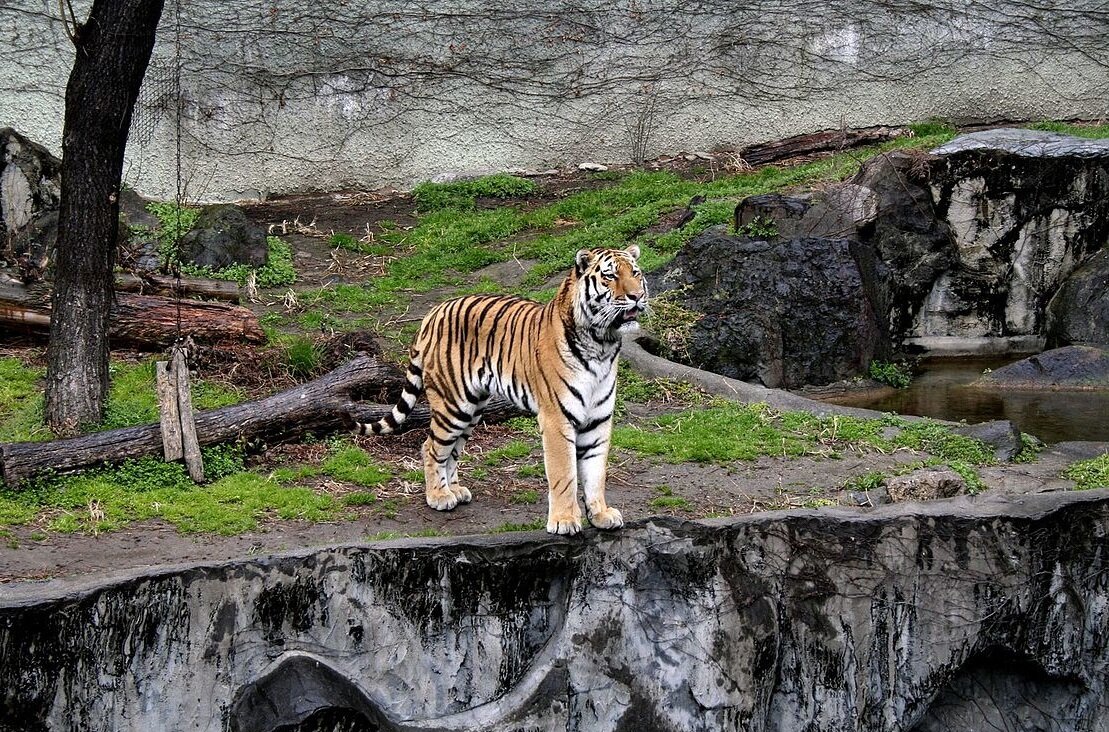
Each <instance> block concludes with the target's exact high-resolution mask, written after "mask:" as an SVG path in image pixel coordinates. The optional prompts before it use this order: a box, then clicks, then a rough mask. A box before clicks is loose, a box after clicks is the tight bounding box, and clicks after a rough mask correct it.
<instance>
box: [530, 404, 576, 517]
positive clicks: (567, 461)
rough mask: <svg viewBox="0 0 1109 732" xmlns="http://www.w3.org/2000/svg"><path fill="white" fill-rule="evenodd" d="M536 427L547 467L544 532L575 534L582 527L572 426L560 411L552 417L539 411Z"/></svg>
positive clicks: (544, 463) (544, 464)
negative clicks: (540, 437)
mask: <svg viewBox="0 0 1109 732" xmlns="http://www.w3.org/2000/svg"><path fill="white" fill-rule="evenodd" d="M539 430H540V431H541V432H542V433H543V466H544V467H545V468H546V471H547V532H548V533H551V534H576V533H578V532H579V531H581V506H579V505H578V471H577V459H576V457H577V456H576V451H575V447H574V437H575V435H574V428H573V427H572V426H571V425H570V423H569V422H568V421H566V419H565V418H564V417H562V415H561V414H560V415H559V416H558V417H557V418H552V417H551V416H550V415H544V414H542V413H540V415H539Z"/></svg>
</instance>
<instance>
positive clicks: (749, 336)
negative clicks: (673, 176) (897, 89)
mask: <svg viewBox="0 0 1109 732" xmlns="http://www.w3.org/2000/svg"><path fill="white" fill-rule="evenodd" d="M1107 240H1109V140H1101V141H1090V140H1081V139H1078V138H1073V137H1065V136H1062V135H1058V134H1055V133H1050V132H1036V131H1032V130H1012V129H1002V130H990V131H987V132H978V133H973V134H970V135H964V136H962V137H959V138H956V139H955V140H953V141H952V142H951V143H949V144H947V145H944V146H943V147H941V148H939V149H937V150H935V151H933V154H931V155H924V154H920V153H915V154H912V153H905V152H893V153H889V154H886V155H880V156H877V157H875V158H872V159H871V160H869V161H867V162H866V163H865V164H864V165H863V167H862V169H861V170H860V171H859V173H858V174H857V175H856V176H855V177H854V178H853V179H852V180H851V181H850V182H848V183H843V184H839V185H833V186H828V187H825V188H824V189H822V190H820V191H817V192H814V193H811V194H806V195H801V196H783V195H777V194H774V195H759V196H751V197H749V198H747V199H744V200H743V201H741V202H740V203H739V205H738V206H737V207H736V215H735V229H734V236H731V235H729V234H728V233H727V232H725V231H724V230H723V229H722V228H717V229H712V230H709V231H706V232H704V233H702V234H701V235H700V236H698V237H696V238H694V239H693V240H692V241H691V242H689V243H688V244H687V245H686V246H685V247H683V249H682V251H680V252H679V253H678V255H677V257H675V259H674V260H673V261H672V262H671V263H670V264H669V265H667V266H666V267H664V268H663V269H662V270H660V271H659V272H658V273H656V276H655V277H654V283H653V284H654V285H655V287H654V290H655V291H657V292H663V291H666V290H669V289H675V288H684V289H683V290H682V294H681V295H680V299H681V301H682V303H683V304H684V305H685V306H687V307H689V308H691V309H692V310H694V311H696V312H698V313H704V314H705V315H706V317H705V318H703V319H702V320H701V321H700V322H698V323H697V324H696V325H695V326H694V328H693V336H692V338H691V341H690V347H689V348H688V361H689V363H691V364H692V365H695V366H699V367H703V368H708V369H710V370H712V371H716V372H717V373H721V374H724V375H727V376H733V377H736V378H742V379H757V380H760V381H762V383H763V384H765V385H766V386H773V387H788V388H794V387H800V386H802V385H804V384H823V383H827V382H829V381H833V380H836V379H842V378H847V377H851V376H855V375H857V374H858V373H860V371H861V369H862V368H865V366H866V365H867V363H868V361H869V360H870V358H872V357H875V356H877V357H880V358H884V357H886V356H887V355H888V354H891V353H893V352H897V351H901V350H908V351H920V350H923V351H930V352H938V353H943V354H946V355H971V354H981V353H1031V352H1035V351H1038V350H1040V349H1041V348H1042V347H1043V344H1044V342H1045V336H1046V337H1047V338H1049V339H1050V340H1051V341H1052V342H1053V344H1057V345H1066V344H1069V343H1102V342H1105V341H1107V340H1109V299H1107V298H1105V297H1104V293H1105V288H1106V284H1107V281H1109V259H1106V258H1105V254H1104V253H1101V254H1099V252H1100V251H1101V249H1102V247H1104V245H1105V242H1106V241H1107ZM759 242H763V243H762V244H759ZM826 252H831V256H829V255H828V254H825V253H826ZM698 259H703V260H705V261H703V262H698V261H695V260H698ZM790 259H794V260H796V261H797V264H796V265H790V266H785V264H784V261H787V260H790ZM807 263H812V264H813V265H814V266H817V267H820V268H826V271H828V272H830V273H833V274H834V276H835V277H838V278H842V280H843V283H842V286H829V284H828V283H827V282H825V281H823V279H822V278H821V277H820V276H819V274H818V273H817V272H815V271H814V270H813V269H812V268H811V267H810V266H807ZM768 274H769V275H771V276H767V275H768ZM745 281H750V283H751V284H750V285H749V286H743V285H742V284H740V285H739V286H737V285H736V284H733V283H743V282H745ZM825 303H826V304H827V305H828V306H829V307H832V308H835V309H836V310H838V311H840V312H841V313H842V315H841V317H838V318H837V317H834V316H833V317H829V315H830V314H829V313H828V312H826V311H825V310H824V305H825ZM1049 303H1050V306H1049ZM860 323H862V325H860ZM791 330H794V331H796V332H798V333H804V334H805V339H804V340H805V341H807V342H801V343H795V342H791V340H790V338H789V332H790V331H791ZM852 364H857V366H855V367H854V368H852Z"/></svg>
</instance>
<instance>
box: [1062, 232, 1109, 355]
mask: <svg viewBox="0 0 1109 732" xmlns="http://www.w3.org/2000/svg"><path fill="white" fill-rule="evenodd" d="M1046 330H1047V346H1048V348H1058V347H1060V346H1070V345H1091V346H1092V345H1103V346H1109V249H1103V250H1101V251H1100V252H1098V253H1097V254H1095V255H1094V256H1093V257H1091V258H1090V259H1089V260H1088V261H1087V262H1086V263H1085V264H1083V265H1082V266H1081V267H1080V268H1079V269H1077V270H1076V271H1075V272H1074V273H1073V274H1072V275H1071V276H1070V277H1068V278H1067V280H1066V281H1065V282H1064V283H1063V286H1062V287H1060V288H1059V290H1058V291H1057V292H1056V293H1055V295H1054V296H1053V297H1052V298H1051V301H1050V302H1048V304H1047V327H1046Z"/></svg>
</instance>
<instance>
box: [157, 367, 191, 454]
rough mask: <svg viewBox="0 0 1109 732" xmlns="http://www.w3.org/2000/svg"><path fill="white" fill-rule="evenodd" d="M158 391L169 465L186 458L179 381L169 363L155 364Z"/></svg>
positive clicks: (164, 447)
mask: <svg viewBox="0 0 1109 732" xmlns="http://www.w3.org/2000/svg"><path fill="white" fill-rule="evenodd" d="M154 377H155V381H156V383H157V389H158V416H159V419H160V420H161V425H162V454H163V456H164V457H165V461H166V462H167V463H170V462H173V461H174V460H180V459H181V458H183V457H184V456H185V452H184V450H183V449H182V447H181V412H180V411H179V410H178V409H177V381H176V380H175V379H174V376H173V373H172V372H171V371H170V369H169V362H168V361H158V362H157V363H155V364H154Z"/></svg>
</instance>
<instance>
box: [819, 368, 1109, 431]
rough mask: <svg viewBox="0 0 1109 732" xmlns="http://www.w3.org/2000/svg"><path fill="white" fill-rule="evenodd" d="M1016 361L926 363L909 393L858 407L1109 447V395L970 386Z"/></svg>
mask: <svg viewBox="0 0 1109 732" xmlns="http://www.w3.org/2000/svg"><path fill="white" fill-rule="evenodd" d="M1015 360H1017V359H1014V358H1010V359H1003V360H999V359H935V360H930V361H926V362H925V363H924V364H923V365H922V370H921V372H920V373H918V374H917V375H916V376H915V377H914V378H913V382H912V384H910V385H909V387H908V388H907V389H900V390H898V391H896V392H894V393H892V394H882V395H879V396H877V397H874V396H871V397H860V398H859V399H851V401H850V402H846V401H842V400H837V401H839V402H840V403H841V404H846V403H850V405H851V406H855V407H866V408H867V409H877V410H879V411H882V412H897V413H898V414H915V415H920V416H924V417H935V418H937V419H948V420H953V421H959V420H964V419H965V420H966V421H967V422H970V423H975V422H986V421H989V420H991V419H1008V420H1010V421H1011V422H1013V424H1015V425H1017V427H1018V428H1019V429H1020V430H1021V431H1022V432H1028V433H1030V434H1033V435H1035V436H1036V437H1039V438H1040V439H1041V440H1043V441H1044V442H1048V443H1054V442H1063V441H1066V440H1098V441H1109V392H1107V391H1100V392H1090V391H1013V390H1008V391H1006V390H998V389H981V388H976V387H970V386H968V384H970V383H971V382H973V381H974V380H975V379H977V378H978V377H979V376H981V375H982V371H983V370H984V369H987V368H990V369H997V368H1000V367H1001V366H1004V365H1005V364H1007V363H1011V362H1013V361H1015Z"/></svg>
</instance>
